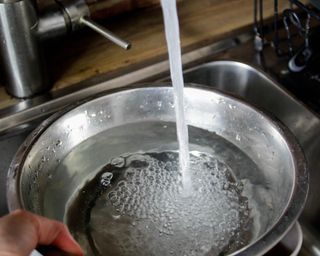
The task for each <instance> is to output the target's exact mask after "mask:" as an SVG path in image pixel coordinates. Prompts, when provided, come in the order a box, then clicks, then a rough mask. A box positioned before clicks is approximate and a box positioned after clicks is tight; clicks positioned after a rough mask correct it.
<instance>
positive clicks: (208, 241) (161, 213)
mask: <svg viewBox="0 0 320 256" xmlns="http://www.w3.org/2000/svg"><path fill="white" fill-rule="evenodd" d="M190 156H191V158H190V169H189V170H190V172H189V175H190V177H189V178H190V180H191V181H192V186H193V189H192V193H191V194H190V195H189V196H188V197H186V196H185V195H184V193H185V190H184V189H182V184H181V179H180V175H181V174H180V173H179V168H178V166H179V160H178V159H179V157H178V153H177V152H176V151H167V152H158V153H157V152H154V153H135V154H130V155H126V156H120V157H117V158H114V159H112V161H111V162H110V163H109V164H107V165H106V166H105V167H103V169H102V170H101V171H100V172H99V173H98V174H97V176H96V177H95V178H94V179H93V180H92V181H90V182H89V183H87V184H86V186H85V187H84V188H82V190H81V191H80V192H79V195H78V196H77V197H75V198H76V200H75V201H74V202H72V204H71V206H70V207H69V212H68V216H69V217H68V216H67V222H68V225H69V227H70V229H71V231H72V232H73V234H74V236H75V237H76V239H77V240H78V241H79V242H80V244H82V246H83V247H84V248H86V250H87V255H170V254H171V255H219V254H220V253H229V252H232V251H235V250H236V249H238V248H241V247H243V246H244V245H246V244H247V243H248V242H249V241H250V240H251V239H252V229H253V222H254V221H253V219H252V218H251V217H250V211H249V208H248V199H247V198H246V197H245V196H243V195H242V192H243V185H242V184H241V182H237V181H236V179H235V178H234V177H233V174H232V171H231V170H230V168H229V167H228V166H227V165H226V164H225V163H223V162H221V161H219V160H217V159H215V158H213V157H212V156H210V155H208V154H206V153H200V152H197V151H192V154H190ZM79 206H80V207H82V208H86V209H87V210H86V213H85V221H84V223H83V225H82V226H81V225H79V219H75V218H74V216H75V215H76V214H77V213H76V212H79ZM84 231H85V232H84Z"/></svg>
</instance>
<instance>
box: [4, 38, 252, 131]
mask: <svg viewBox="0 0 320 256" xmlns="http://www.w3.org/2000/svg"><path fill="white" fill-rule="evenodd" d="M250 38H251V35H250V34H244V35H242V36H239V37H237V38H234V39H228V40H225V41H222V42H219V43H215V44H213V45H210V46H207V47H203V48H200V49H197V50H195V51H192V52H189V53H186V54H184V55H183V56H182V62H183V64H184V65H190V64H192V63H194V62H197V61H199V60H201V59H203V58H206V57H207V56H212V55H214V54H216V53H217V52H221V51H222V50H226V49H229V48H231V47H234V46H236V45H238V44H239V43H240V42H246V41H248V40H249V39H250ZM168 71H169V63H168V61H162V62H159V63H156V64H153V65H149V66H147V67H145V68H143V69H139V70H135V71H132V72H129V73H127V74H124V75H122V76H120V77H115V78H112V79H110V80H107V81H102V82H100V83H97V84H94V85H91V86H87V85H85V88H83V89H81V90H77V91H74V92H71V93H69V94H65V95H62V96H60V97H54V96H52V95H51V96H49V97H48V95H47V96H41V97H39V98H35V99H32V100H28V101H27V102H28V106H22V105H26V104H25V103H23V102H22V103H18V104H17V105H16V106H14V107H11V108H8V109H5V110H2V111H0V118H1V123H0V134H1V133H2V132H4V131H6V130H8V129H10V128H12V127H15V126H17V125H20V124H23V123H26V122H29V121H32V120H34V119H36V118H41V117H44V116H47V115H48V114H52V113H54V112H56V111H58V110H59V109H61V108H63V107H64V106H66V105H69V104H71V103H75V102H77V101H79V100H82V99H84V98H87V97H90V96H92V95H94V94H97V93H101V92H104V91H106V90H111V89H114V88H119V87H124V86H127V85H130V84H134V83H138V82H142V81H150V80H151V79H152V78H153V77H159V76H163V75H164V74H167V73H168ZM43 98H44V99H43ZM48 98H49V99H48ZM50 98H51V99H50ZM41 109H45V110H46V111H45V112H43V111H41Z"/></svg>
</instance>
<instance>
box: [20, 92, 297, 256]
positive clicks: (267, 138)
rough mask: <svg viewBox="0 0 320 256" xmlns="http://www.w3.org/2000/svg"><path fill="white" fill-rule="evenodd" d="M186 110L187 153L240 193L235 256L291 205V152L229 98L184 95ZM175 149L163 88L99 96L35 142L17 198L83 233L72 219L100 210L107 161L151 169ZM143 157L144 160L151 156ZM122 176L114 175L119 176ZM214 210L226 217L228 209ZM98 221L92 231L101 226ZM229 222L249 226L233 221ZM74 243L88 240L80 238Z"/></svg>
mask: <svg viewBox="0 0 320 256" xmlns="http://www.w3.org/2000/svg"><path fill="white" fill-rule="evenodd" d="M185 102H186V106H185V112H186V118H187V122H188V125H189V133H190V135H189V137H190V149H191V151H192V152H202V153H205V154H208V155H210V156H214V158H215V159H216V162H215V163H216V165H219V166H222V167H223V168H224V169H225V170H228V171H230V173H231V174H230V175H229V176H228V177H229V178H228V179H229V180H232V184H234V186H237V187H234V191H238V190H241V191H240V192H241V197H237V200H238V201H237V202H238V203H239V200H240V201H241V200H242V199H241V198H245V200H246V207H247V208H248V211H249V215H250V218H252V221H251V222H250V223H249V222H243V227H242V229H246V228H245V227H244V226H246V225H248V226H250V228H248V229H250V230H249V233H250V235H248V237H247V238H246V241H243V242H242V243H241V244H236V245H232V246H233V247H232V246H231V247H230V248H228V249H226V250H227V251H228V252H232V251H235V250H238V249H239V248H240V247H244V246H245V245H247V244H249V243H252V242H254V241H256V240H257V239H259V238H260V237H261V236H263V235H264V234H265V233H266V232H268V231H269V230H270V229H271V228H272V227H273V226H274V225H275V224H276V223H277V222H278V221H279V219H280V218H281V216H282V214H283V213H284V211H285V209H286V208H287V207H288V204H289V203H290V200H291V196H292V193H293V190H294V186H295V175H296V174H295V172H296V165H295V159H294V157H293V155H292V152H291V149H290V145H289V144H288V142H287V141H286V139H285V137H284V135H283V131H282V129H281V128H280V127H279V126H278V125H277V124H276V123H275V122H273V121H272V120H271V119H270V118H269V117H267V116H266V115H264V114H263V113H262V112H260V111H258V110H256V109H254V108H252V107H251V106H249V105H247V104H246V103H243V102H241V101H239V100H237V99H235V98H233V97H230V96H226V95H224V94H221V93H219V92H215V91H208V90H206V89H201V88H193V87H189V88H186V89H185ZM177 149H178V144H177V140H176V130H175V112H174V103H173V95H172V89H171V88H170V87H149V88H137V89H131V90H126V91H120V92H116V93H113V94H110V95H105V96H102V97H99V98H96V99H94V100H92V101H89V102H87V103H84V104H82V105H80V106H78V107H76V108H75V109H73V110H71V111H69V112H67V113H66V114H64V115H62V116H61V117H60V118H58V119H57V120H56V121H54V122H53V123H52V124H51V125H50V126H48V127H47V128H46V130H45V131H44V132H43V133H42V134H41V135H40V136H39V138H38V139H37V140H36V142H35V143H34V145H33V146H32V148H31V150H30V151H29V152H28V154H27V155H26V157H25V161H24V162H23V164H22V167H21V170H22V172H21V177H20V195H19V196H20V197H21V199H22V200H21V201H22V204H23V207H24V208H26V209H28V210H30V211H33V212H35V213H38V214H41V215H45V216H47V217H50V218H55V219H58V220H62V221H66V222H68V224H69V225H71V226H74V228H75V230H81V228H82V230H84V229H85V227H82V226H81V225H79V224H77V223H79V221H78V219H77V218H79V219H81V218H83V219H86V218H87V219H88V218H90V217H91V218H93V217H94V214H93V213H91V215H90V214H89V217H88V213H87V212H86V207H85V206H84V205H83V204H85V203H86V202H87V203H88V202H91V206H90V203H88V205H89V206H90V207H92V204H94V205H98V204H99V200H97V195H100V194H101V193H100V192H99V191H98V192H97V190H96V189H95V188H96V186H95V184H96V183H95V182H97V177H99V181H101V177H102V176H101V175H102V174H104V173H108V172H110V163H112V161H118V160H119V156H121V157H122V159H126V161H127V162H130V161H131V162H130V163H131V164H132V165H134V163H136V162H134V161H133V160H130V159H131V158H132V155H134V154H138V155H140V156H139V157H141V155H143V154H144V153H145V152H149V153H152V154H153V155H152V154H151V157H153V158H154V159H157V161H158V160H159V159H160V158H161V157H162V158H161V159H162V160H161V159H160V160H159V161H165V160H163V159H167V158H166V157H167V156H164V155H161V157H160V156H159V155H155V154H154V153H159V152H171V151H176V150H177ZM195 154H198V153H195ZM195 156H196V155H195ZM130 157H131V158H130ZM135 157H137V156H135ZM143 157H148V159H149V158H150V155H148V156H143ZM159 157H160V158H159ZM128 159H129V160H128ZM166 161H167V160H166ZM117 164H118V165H119V163H116V164H115V166H116V165H117ZM120 165H121V164H120ZM120 167H121V168H122V166H120ZM108 168H109V169H108ZM121 168H120V169H119V170H118V169H117V171H118V172H119V173H121V171H123V169H121ZM135 168H138V167H135ZM139 168H140V167H139ZM140 169H141V168H140ZM140 169H139V170H140ZM206 171H207V169H206ZM203 172H204V171H203ZM119 175H120V176H119V177H118V176H115V172H114V173H113V179H115V180H116V179H120V178H121V177H122V176H121V175H122V174H119ZM199 175H200V174H199ZM201 175H202V174H201ZM170 177H171V176H170ZM103 178H104V181H105V178H106V177H105V176H103ZM107 178H108V177H107ZM111 178H112V177H111ZM168 179H170V178H168ZM208 179H209V178H208ZM146 184H147V183H145V185H146ZM113 186H114V187H115V186H116V185H113ZM84 188H86V189H87V190H88V191H90V193H89V192H88V191H87V192H86V189H84ZM90 189H92V190H90ZM224 189H225V188H222V190H224ZM83 191H84V192H83ZM131 192H132V191H131ZM131 192H130V193H129V196H131V194H132V193H131ZM240 192H239V193H240ZM81 193H83V194H85V195H82V196H81ZM99 193H100V194H99ZM108 193H109V192H108ZM217 193H218V192H217ZM108 195H110V194H108ZM208 198H209V200H211V199H212V197H208ZM109 199H110V197H109ZM90 200H91V201H90ZM92 200H93V201H92ZM92 202H94V203H92ZM88 205H87V206H88ZM89 206H88V207H89ZM219 207H221V209H222V210H223V209H225V210H227V209H229V208H228V207H230V206H229V205H226V206H223V205H220V206H219ZM223 207H226V208H223ZM69 209H72V210H70V211H69ZM237 214H238V215H237ZM75 215H77V216H75ZM230 216H231V215H230ZM230 216H229V217H230ZM227 217H228V216H227ZM227 217H226V216H225V218H227ZM229 217H228V218H229ZM99 218H101V216H100V217H97V221H98V220H99V221H100V222H97V223H98V224H97V225H98V226H99V225H101V223H103V222H101V219H99ZM230 218H231V217H230ZM232 218H233V217H232ZM234 218H236V219H238V218H239V219H241V218H242V219H250V218H249V217H248V216H245V215H241V214H239V213H236V216H235V217H234ZM80 222H81V221H80ZM241 223H242V222H241ZM80 226H81V227H80ZM118 226H119V225H118ZM238 236H241V232H240V233H239V234H238ZM78 238H79V239H80V240H81V239H83V240H88V239H87V237H86V238H83V237H81V236H80V235H79V236H78ZM230 239H231V240H232V238H230ZM82 242H83V243H87V241H82ZM219 243H220V242H219ZM221 243H222V242H221ZM224 243H225V244H226V245H227V244H230V243H231V242H230V241H227V242H224ZM95 244H96V245H97V244H99V242H97V241H95ZM91 245H92V244H91ZM91 245H90V244H89V245H88V246H89V247H90V246H91ZM110 255H113V254H110ZM114 255H116V252H115V253H114ZM140 255H142V254H141V253H140ZM146 255H148V254H146Z"/></svg>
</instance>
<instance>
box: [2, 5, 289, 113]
mask: <svg viewBox="0 0 320 256" xmlns="http://www.w3.org/2000/svg"><path fill="white" fill-rule="evenodd" d="M288 2H289V1H279V4H280V5H281V6H280V7H281V9H283V8H285V7H287V6H288ZM178 12H179V20H180V27H181V28H180V30H181V45H182V51H183V52H188V51H191V50H193V49H196V48H198V47H201V46H205V45H209V44H212V43H214V42H217V41H220V40H223V39H226V38H230V37H231V36H235V35H238V34H241V33H243V32H245V31H250V30H251V29H252V23H253V1H252V0H229V1H219V0H197V1H194V0H183V1H181V2H179V5H178ZM272 15H273V1H264V17H265V18H270V17H272ZM99 22H102V24H103V25H104V26H106V27H107V28H108V29H110V30H111V31H113V32H114V33H116V34H117V35H119V36H121V37H123V38H125V39H127V40H129V41H131V42H132V46H133V47H132V49H130V50H129V51H124V50H122V49H120V48H119V47H118V46H116V45H114V44H112V43H111V42H109V41H107V40H105V39H104V38H102V37H101V36H99V35H97V34H95V33H94V32H91V31H88V30H85V29H84V30H82V31H81V32H78V33H76V34H73V35H70V36H68V37H66V38H63V39H60V40H57V41H55V42H50V45H47V46H46V47H47V48H48V49H47V51H46V52H47V55H48V56H47V64H48V66H49V72H50V73H51V77H52V84H53V86H52V91H59V90H62V89H64V88H66V87H75V86H77V84H78V83H80V82H83V81H91V80H92V81H93V80H94V81H98V80H99V81H102V80H106V79H109V78H110V77H115V76H119V75H121V74H125V73H126V72H128V71H132V70H135V69H138V68H141V67H144V66H147V65H150V64H151V63H155V62H157V61H160V60H164V59H166V58H167V49H166V44H165V38H164V29H163V20H162V13H161V9H160V8H153V9H150V10H143V11H136V12H130V13H127V14H122V15H120V16H117V17H114V18H112V19H109V20H101V21H99ZM19 101H21V100H17V99H13V98H12V97H10V96H9V95H8V94H7V93H6V92H5V89H4V87H3V86H0V110H1V109H5V108H7V107H9V106H12V105H15V104H17V103H18V102H19Z"/></svg>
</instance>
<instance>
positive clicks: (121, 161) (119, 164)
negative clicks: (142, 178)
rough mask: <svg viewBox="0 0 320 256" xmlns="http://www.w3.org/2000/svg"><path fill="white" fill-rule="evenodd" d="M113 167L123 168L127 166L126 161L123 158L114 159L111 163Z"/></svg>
mask: <svg viewBox="0 0 320 256" xmlns="http://www.w3.org/2000/svg"><path fill="white" fill-rule="evenodd" d="M110 163H111V164H112V165H113V166H116V167H119V168H121V167H123V166H124V165H125V159H124V158H123V157H121V156H120V157H116V158H113V159H112V160H111V162H110Z"/></svg>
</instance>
